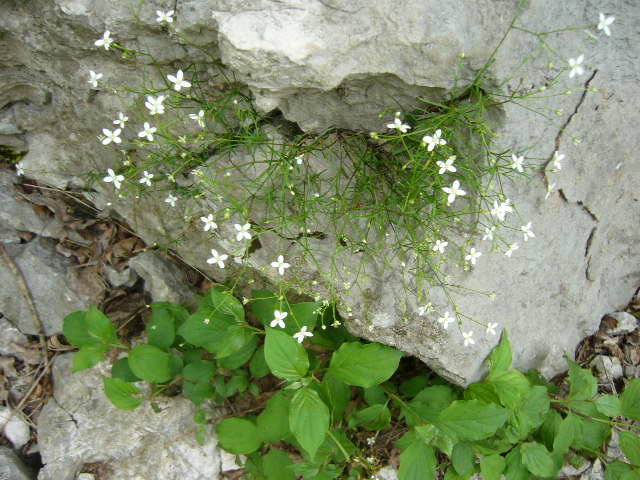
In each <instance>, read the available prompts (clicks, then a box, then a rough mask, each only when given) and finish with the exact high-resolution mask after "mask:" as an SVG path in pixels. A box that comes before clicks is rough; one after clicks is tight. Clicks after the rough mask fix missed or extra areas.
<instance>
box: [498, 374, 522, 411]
mask: <svg viewBox="0 0 640 480" xmlns="http://www.w3.org/2000/svg"><path fill="white" fill-rule="evenodd" d="M490 382H491V383H492V384H493V386H494V388H495V390H496V393H497V395H498V398H500V403H502V405H503V406H505V407H507V408H509V409H514V408H516V407H517V406H518V405H520V403H522V401H523V399H524V398H525V397H526V396H527V394H528V393H529V392H530V391H531V385H530V384H529V380H528V379H527V377H525V376H524V375H523V374H522V373H520V372H519V371H517V370H508V371H506V372H501V373H496V374H495V375H494V374H492V376H491V377H490Z"/></svg>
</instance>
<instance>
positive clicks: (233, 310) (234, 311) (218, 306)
mask: <svg viewBox="0 0 640 480" xmlns="http://www.w3.org/2000/svg"><path fill="white" fill-rule="evenodd" d="M204 300H205V301H204V304H203V305H201V306H200V308H201V309H208V310H210V311H212V312H214V313H221V314H223V315H230V316H231V317H233V318H234V319H235V320H236V322H238V323H239V322H243V321H244V307H243V306H242V303H240V300H238V299H237V298H236V297H234V296H233V294H232V293H231V292H229V291H226V290H225V289H224V287H220V286H216V287H212V288H211V289H210V290H209V292H208V293H207V295H206V297H205V298H204Z"/></svg>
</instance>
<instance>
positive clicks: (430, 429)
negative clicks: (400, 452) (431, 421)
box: [407, 425, 440, 446]
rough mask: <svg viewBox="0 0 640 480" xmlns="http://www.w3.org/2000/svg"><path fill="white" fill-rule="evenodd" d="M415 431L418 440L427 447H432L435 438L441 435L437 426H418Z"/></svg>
mask: <svg viewBox="0 0 640 480" xmlns="http://www.w3.org/2000/svg"><path fill="white" fill-rule="evenodd" d="M413 429H414V430H415V432H416V433H417V434H418V438H420V439H421V440H422V441H423V442H424V443H426V444H427V445H431V444H432V443H433V442H432V440H433V439H434V437H435V436H436V435H438V434H439V433H440V431H439V430H438V429H437V428H436V426H435V425H416V426H415V427H414V428H413ZM412 441H413V440H412ZM409 444H411V442H409ZM407 446H408V445H407Z"/></svg>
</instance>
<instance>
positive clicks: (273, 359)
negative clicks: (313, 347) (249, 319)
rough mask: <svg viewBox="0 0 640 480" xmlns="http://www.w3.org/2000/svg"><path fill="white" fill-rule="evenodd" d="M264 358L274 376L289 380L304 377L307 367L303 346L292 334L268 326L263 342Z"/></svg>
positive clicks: (307, 361)
mask: <svg viewBox="0 0 640 480" xmlns="http://www.w3.org/2000/svg"><path fill="white" fill-rule="evenodd" d="M264 358H265V360H266V361H267V365H269V369H270V370H271V372H272V373H273V374H274V375H275V376H276V377H278V378H283V379H285V380H289V381H293V380H299V379H300V378H302V377H304V376H305V375H306V374H307V370H308V368H309V358H308V357H307V352H306V351H305V349H304V347H303V346H302V345H301V344H299V343H298V342H297V341H296V340H295V339H294V338H293V337H292V336H290V335H287V334H286V333H284V332H282V331H279V330H276V329H273V328H269V327H267V336H266V340H265V342H264Z"/></svg>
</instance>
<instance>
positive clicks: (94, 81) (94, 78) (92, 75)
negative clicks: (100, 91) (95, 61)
mask: <svg viewBox="0 0 640 480" xmlns="http://www.w3.org/2000/svg"><path fill="white" fill-rule="evenodd" d="M101 78H102V74H101V73H96V72H94V71H93V70H89V80H88V81H87V83H89V84H91V86H92V87H93V88H98V80H100V79H101Z"/></svg>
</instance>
